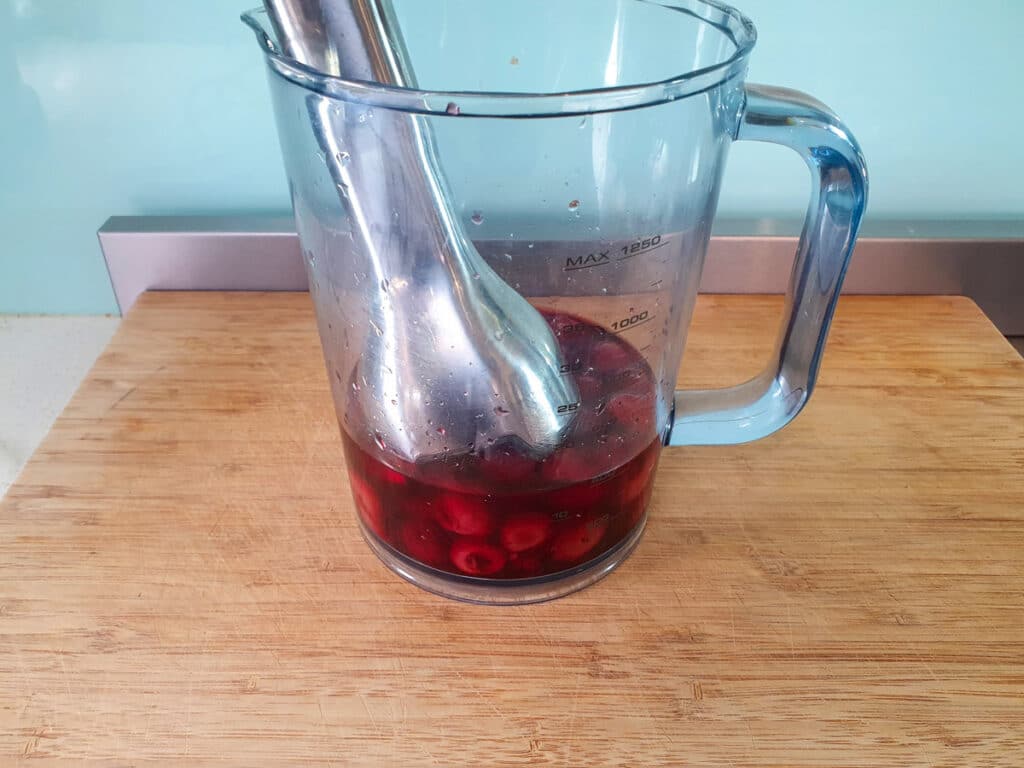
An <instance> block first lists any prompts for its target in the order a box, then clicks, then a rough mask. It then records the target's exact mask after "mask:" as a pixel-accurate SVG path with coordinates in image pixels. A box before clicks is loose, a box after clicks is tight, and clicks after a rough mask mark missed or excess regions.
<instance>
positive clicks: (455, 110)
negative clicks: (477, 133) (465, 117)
mask: <svg viewBox="0 0 1024 768" xmlns="http://www.w3.org/2000/svg"><path fill="white" fill-rule="evenodd" d="M444 111H445V112H447V113H448V114H449V115H461V114H462V110H461V109H459V105H458V104H456V103H455V102H454V101H449V102H448V106H447V107H445V108H444Z"/></svg>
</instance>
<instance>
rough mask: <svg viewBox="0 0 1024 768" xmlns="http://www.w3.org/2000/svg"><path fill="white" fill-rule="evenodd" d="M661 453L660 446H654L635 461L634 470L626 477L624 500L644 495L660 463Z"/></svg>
mask: <svg viewBox="0 0 1024 768" xmlns="http://www.w3.org/2000/svg"><path fill="white" fill-rule="evenodd" d="M660 451H661V446H660V445H653V446H651V447H650V448H648V449H647V450H646V451H644V452H643V453H642V454H641V457H642V458H640V457H638V458H637V459H634V461H635V462H636V464H635V465H634V469H633V470H632V471H630V472H629V473H627V474H626V475H625V476H624V483H623V486H622V498H623V500H624V501H627V502H628V501H630V500H631V499H634V498H636V497H637V496H641V495H643V493H644V491H646V490H647V486H648V484H649V482H650V480H651V474H652V473H653V472H654V468H655V466H656V465H657V463H658V454H659V453H660Z"/></svg>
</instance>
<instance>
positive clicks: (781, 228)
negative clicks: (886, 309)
mask: <svg viewBox="0 0 1024 768" xmlns="http://www.w3.org/2000/svg"><path fill="white" fill-rule="evenodd" d="M717 231H718V232H721V233H722V234H716V235H715V237H714V238H713V239H712V241H711V249H710V251H709V254H708V260H707V264H706V266H705V269H704V275H703V279H702V281H701V291H703V292H705V293H782V292H784V291H785V287H786V282H787V280H788V277H789V272H790V269H791V266H792V261H793V254H794V252H795V249H796V241H797V232H796V230H794V229H793V228H792V226H791V225H789V224H787V223H785V222H778V221H774V220H734V221H729V220H726V221H722V222H720V223H719V224H718V226H717ZM99 239H100V245H101V247H102V248H103V255H104V258H105V259H106V262H107V269H108V271H109V272H110V279H111V282H112V283H113V286H114V293H115V295H116V296H117V303H118V305H119V306H120V308H121V311H122V312H126V311H127V310H128V309H129V308H130V307H131V305H132V304H133V303H134V302H135V299H136V298H137V297H138V296H139V294H140V293H142V292H143V291H147V290H251V291H299V290H306V288H307V284H306V273H305V268H304V266H303V263H302V256H301V253H300V250H299V242H298V238H297V236H296V234H295V225H294V223H293V222H292V220H291V218H290V217H287V216H282V217H256V216H253V217H194V216H168V217H164V216H159V217H154V216H114V217H112V218H110V219H108V220H107V222H106V223H105V224H104V225H103V226H102V227H101V228H100V230H99ZM486 247H487V246H486V244H485V243H483V244H480V248H481V252H485V251H486ZM845 292H846V293H861V294H889V295H894V294H946V295H963V296H968V297H970V298H971V299H973V300H974V301H975V302H977V304H978V305H979V306H980V307H981V308H982V310H984V311H985V313H986V314H987V315H988V316H989V317H990V318H991V319H992V321H993V322H994V323H995V324H996V326H997V327H998V328H999V329H1000V330H1001V331H1002V332H1003V333H1005V334H1007V335H1011V336H1017V335H1024V221H1021V222H1007V221H996V222H986V221H963V222H958V221H930V222H897V221H883V222H877V223H872V224H871V225H869V226H867V227H866V228H865V231H864V233H863V234H862V236H861V238H860V240H859V242H858V243H857V250H856V253H855V254H854V257H853V264H852V266H851V268H850V272H849V274H848V276H847V279H846V286H845Z"/></svg>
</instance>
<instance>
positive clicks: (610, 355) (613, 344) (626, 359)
mask: <svg viewBox="0 0 1024 768" xmlns="http://www.w3.org/2000/svg"><path fill="white" fill-rule="evenodd" d="M636 357H637V356H636V353H635V352H633V351H632V350H631V349H629V348H628V347H626V346H625V345H624V344H622V343H621V342H619V341H613V340H612V339H607V340H605V341H602V342H600V343H598V344H595V345H594V347H593V348H592V349H591V351H590V364H591V365H592V366H594V367H595V368H597V369H598V370H600V371H605V372H607V373H615V372H617V371H621V370H622V369H624V368H626V367H627V366H629V365H633V364H634V363H636Z"/></svg>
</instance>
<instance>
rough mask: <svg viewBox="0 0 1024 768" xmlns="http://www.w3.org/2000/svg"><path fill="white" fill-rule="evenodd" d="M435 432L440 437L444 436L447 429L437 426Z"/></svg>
mask: <svg viewBox="0 0 1024 768" xmlns="http://www.w3.org/2000/svg"><path fill="white" fill-rule="evenodd" d="M437 434H439V435H440V436H441V437H444V436H445V435H447V434H448V430H447V429H445V428H444V427H438V428H437Z"/></svg>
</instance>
